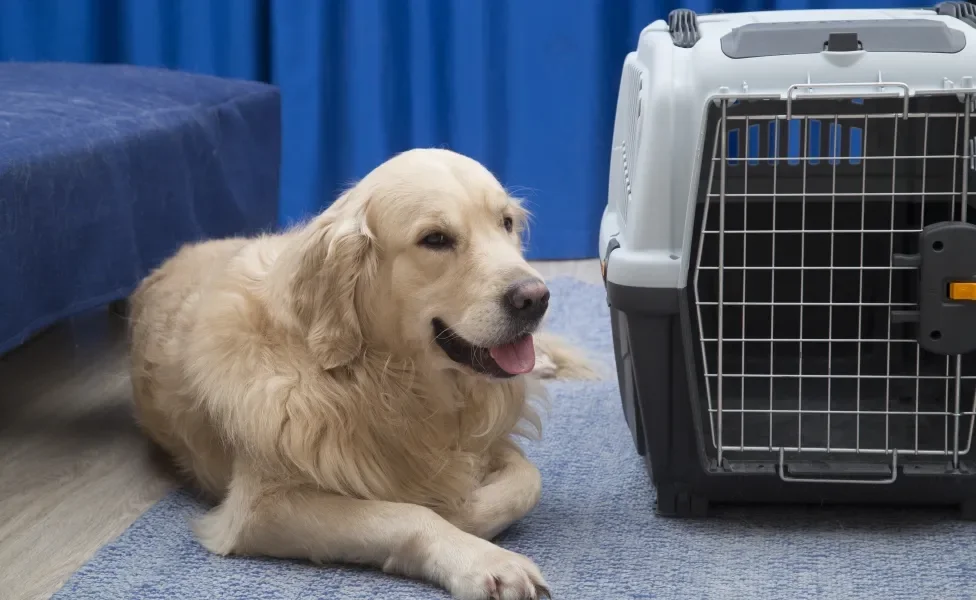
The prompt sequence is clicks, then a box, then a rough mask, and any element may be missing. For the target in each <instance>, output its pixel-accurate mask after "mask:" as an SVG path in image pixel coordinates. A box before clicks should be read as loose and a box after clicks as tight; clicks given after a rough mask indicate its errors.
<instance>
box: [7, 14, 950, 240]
mask: <svg viewBox="0 0 976 600" xmlns="http://www.w3.org/2000/svg"><path fill="white" fill-rule="evenodd" d="M933 3H934V0H933ZM922 4H923V5H924V4H925V3H924V2H923V3H922ZM916 5H919V3H918V2H917V1H912V0H888V1H879V0H714V1H713V0H690V1H688V2H681V3H675V2H670V3H669V2H656V1H653V0H0V59H3V60H61V61H78V62H126V63H134V64H143V65H153V66H164V67H170V68H176V69H182V70H187V71H193V72H200V73H209V74H215V75H220V76H228V77H237V78H245V79H256V80H262V81H272V82H274V83H276V84H278V85H279V86H280V87H281V91H282V112H283V114H282V119H283V123H282V128H283V157H282V187H281V194H282V197H281V214H280V220H281V222H282V224H288V223H291V222H293V221H295V220H298V219H302V218H304V217H306V216H307V215H309V214H311V213H313V212H317V211H319V210H321V209H322V208H324V207H325V206H327V205H328V204H329V202H331V200H332V199H333V198H334V197H335V194H336V192H337V190H339V189H341V188H343V187H345V186H347V185H348V184H350V183H352V182H353V181H355V180H356V179H358V178H360V177H362V176H363V175H364V174H365V173H366V172H368V171H369V170H370V169H371V168H372V167H374V166H375V165H377V164H378V163H380V162H381V161H383V160H384V159H386V158H387V157H389V156H390V155H391V154H393V153H395V152H399V151H401V150H404V149H407V148H410V147H414V146H444V147H449V148H452V149H454V150H457V151H459V152H463V153H465V154H468V155H471V156H473V157H475V158H477V159H478V160H481V161H482V162H484V163H485V164H486V165H487V166H488V167H489V168H490V169H491V170H492V171H494V172H495V173H496V175H498V177H499V178H500V179H501V180H502V181H503V182H504V183H505V184H506V185H508V186H509V187H510V189H511V190H513V192H514V193H516V194H518V195H520V196H521V197H523V198H525V199H526V201H527V203H528V205H529V207H530V209H531V210H532V212H533V213H534V222H535V223H534V227H533V229H532V231H531V238H530V240H529V255H530V256H531V257H532V258H544V259H564V258H583V257H592V256H595V255H596V239H597V232H598V229H599V220H600V215H601V214H602V211H603V206H604V203H605V201H606V187H607V172H608V163H609V146H610V138H611V134H612V128H613V116H614V110H615V105H616V94H617V85H618V83H619V78H620V69H621V66H622V61H623V58H624V55H625V54H626V53H627V52H628V51H629V50H631V49H632V48H633V47H634V45H635V44H636V41H637V35H638V33H639V32H640V30H641V29H642V28H643V27H644V26H645V25H647V24H648V23H650V22H651V21H653V20H655V19H658V18H663V17H665V16H666V15H667V13H668V11H669V10H671V9H672V8H675V7H677V6H687V7H689V8H692V9H695V10H697V11H699V12H713V11H715V10H722V11H725V12H734V11H744V10H773V9H777V8H823V7H862V8H863V7H877V8H881V7H891V6H916Z"/></svg>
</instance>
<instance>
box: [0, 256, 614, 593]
mask: <svg viewBox="0 0 976 600" xmlns="http://www.w3.org/2000/svg"><path fill="white" fill-rule="evenodd" d="M537 266H538V267H539V269H540V271H541V272H542V273H543V275H545V276H546V277H550V278H551V277H555V276H570V277H577V278H579V279H583V280H585V281H590V282H594V283H598V282H599V267H598V266H597V264H596V261H567V262H548V263H537ZM125 359H126V348H125V343H124V328H123V323H122V320H121V319H120V318H119V317H114V316H112V315H110V314H109V313H108V311H106V310H99V311H92V312H91V313H89V314H86V315H81V316H79V317H77V318H74V319H72V320H71V321H69V322H66V323H62V324H59V325H57V326H55V327H53V328H52V329H50V330H48V331H47V332H45V333H43V334H41V335H39V336H38V337H37V338H35V339H33V340H32V341H30V342H28V343H27V344H25V345H23V346H22V347H20V348H18V349H17V350H15V351H13V352H11V353H9V354H7V355H6V356H3V357H0V599H2V600H28V599H30V600H33V599H38V598H48V597H50V596H51V594H53V593H54V592H55V591H57V589H58V588H60V586H61V585H62V584H63V583H64V581H65V580H66V579H67V578H68V577H69V576H70V575H71V573H73V572H74V571H75V570H77V569H78V567H80V566H81V565H82V564H83V563H84V562H85V561H87V560H88V559H89V558H90V557H91V556H92V554H94V552H95V551H96V550H97V549H98V548H99V547H100V546H102V545H103V544H105V543H107V542H109V541H111V540H112V539H113V538H115V537H116V536H118V535H119V534H120V533H122V532H123V531H124V530H125V529H126V528H127V527H128V526H129V525H130V524H131V523H132V522H133V521H134V520H135V519H136V518H137V517H138V516H139V515H141V514H142V513H143V512H144V511H145V510H146V509H147V508H149V507H150V506H152V505H153V504H154V503H155V502H156V501H157V500H159V499H160V498H162V497H163V495H165V494H166V492H167V491H168V490H169V489H170V486H171V483H170V481H169V480H168V479H167V478H166V477H165V475H164V474H163V473H161V472H160V471H158V470H157V469H156V468H155V467H154V465H153V464H152V463H151V462H150V461H149V458H148V452H147V446H146V443H145V441H144V439H143V438H142V437H141V436H140V434H139V433H138V432H137V431H136V429H135V427H134V426H133V424H132V420H131V415H130V411H129V402H130V389H129V378H128V374H127V373H126V360H125Z"/></svg>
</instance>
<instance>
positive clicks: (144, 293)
mask: <svg viewBox="0 0 976 600" xmlns="http://www.w3.org/2000/svg"><path fill="white" fill-rule="evenodd" d="M525 219H526V211H525V210H524V209H523V208H522V206H521V205H520V203H519V202H518V201H516V200H515V199H513V198H511V197H510V196H509V195H508V194H507V193H506V192H505V190H504V188H503V187H502V186H501V184H500V183H499V182H498V181H497V180H496V179H495V177H494V176H493V175H491V174H490V173H489V172H488V170H486V169H485V168H484V167H483V166H481V165H480V164H479V163H478V162H476V161H474V160H472V159H470V158H467V157H464V156H462V155H459V154H456V153H453V152H450V151H447V150H435V149H418V150H411V151H408V152H404V153H402V154H399V155H397V156H395V157H393V158H391V159H390V160H388V161H387V162H385V163H383V164H382V165H380V166H379V167H377V168H376V169H375V170H373V171H372V172H371V173H369V174H368V175H367V176H366V177H365V178H364V179H363V180H362V181H360V182H359V183H358V184H356V185H355V186H354V187H352V188H351V189H350V190H348V191H347V192H346V193H344V194H343V195H342V196H341V197H340V198H339V199H338V200H336V202H335V203H334V204H333V205H332V206H330V207H329V208H328V209H327V210H325V211H324V212H323V213H321V214H319V215H318V216H316V217H315V218H314V219H312V220H311V221H310V222H308V223H307V224H305V225H303V226H300V227H296V228H294V229H292V230H290V231H287V232H285V233H281V234H277V235H264V236H259V237H254V238H250V239H243V238H242V239H225V240H215V241H208V242H203V243H198V244H192V245H188V246H186V247H184V248H182V249H181V250H180V251H179V252H178V253H177V254H176V255H175V256H173V257H172V258H170V259H169V260H168V261H167V262H165V263H164V264H163V265H162V266H161V267H160V268H158V269H157V270H155V271H154V272H153V273H152V274H150V275H149V276H148V277H147V278H146V279H145V280H144V281H143V282H142V283H141V284H140V286H139V288H138V290H137V291H136V292H135V293H134V294H133V296H132V297H131V299H130V300H131V312H130V317H131V331H130V334H131V343H132V383H133V391H134V397H135V406H136V414H137V417H138V420H139V422H140V425H141V427H142V428H143V429H144V430H145V431H146V433H147V435H148V436H149V437H150V438H151V439H152V440H153V441H154V442H155V444H157V445H158V446H160V447H161V448H162V449H163V450H165V451H166V453H167V454H168V455H170V456H171V457H172V459H173V461H174V462H175V464H176V465H177V466H178V467H179V468H180V469H181V470H182V471H184V472H185V473H186V475H187V476H188V477H189V478H190V480H191V481H192V482H193V483H194V484H195V485H196V486H197V487H199V488H200V489H201V490H202V491H203V492H205V493H206V494H208V495H209V496H210V497H211V498H212V499H213V501H214V502H215V503H216V507H215V508H213V509H212V510H211V511H210V512H208V513H207V514H206V515H205V516H204V517H202V518H201V519H200V520H199V521H198V522H196V523H195V525H194V527H195V532H196V534H197V537H198V538H199V540H200V542H201V543H202V544H203V546H205V547H206V548H207V549H209V550H210V551H212V552H215V553H217V554H220V555H227V554H242V555H265V556H272V557H283V558H300V559H308V560H311V561H315V562H320V563H327V562H331V563H355V564H362V565H372V566H375V567H379V568H382V569H383V571H385V572H388V573H396V574H400V575H404V576H408V577H414V578H420V579H424V580H427V581H429V582H431V583H433V584H436V585H440V586H442V587H443V588H445V589H446V590H448V591H449V592H450V593H451V594H453V596H455V597H456V598H461V599H465V600H482V599H488V598H497V599H504V600H523V599H529V598H533V599H534V598H539V597H543V596H548V595H549V592H548V589H547V584H546V581H545V579H543V576H542V574H541V573H540V572H539V569H538V568H537V567H536V565H535V564H534V563H533V562H532V561H531V560H529V559H528V558H526V557H525V556H521V555H519V554H515V553H513V552H510V551H508V550H504V549H502V548H501V547H499V546H497V545H495V544H493V543H491V542H490V540H491V539H492V538H493V537H494V536H496V535H497V534H498V533H500V532H501V531H503V530H504V529H506V528H507V527H508V526H509V525H511V524H512V523H513V522H514V521H516V520H518V519H520V518H522V517H523V516H524V515H526V514H527V513H528V512H529V511H530V510H532V509H533V507H535V506H536V504H537V502H538V501H539V497H540V494H541V477H540V474H539V471H538V470H537V469H536V467H535V466H533V465H532V464H531V463H530V462H529V461H528V460H527V459H526V458H525V456H524V455H523V453H522V451H521V450H520V448H519V446H518V445H517V444H516V441H515V440H516V436H517V435H532V434H533V433H538V430H539V428H540V420H539V417H538V416H537V413H536V412H535V410H534V409H533V406H534V399H535V398H542V397H543V395H544V388H543V386H542V385H541V383H540V382H539V379H540V378H541V377H544V376H552V377H560V378H590V377H592V376H593V375H594V371H593V369H592V367H591V366H590V364H589V362H588V361H587V360H586V359H585V358H584V357H583V356H582V354H581V353H579V352H577V351H576V350H575V349H574V348H572V347H571V346H569V345H568V344H566V343H565V342H562V341H560V340H559V339H558V338H555V337H552V336H549V335H547V334H544V333H538V332H537V330H538V329H539V327H540V324H541V323H542V321H543V317H544V315H545V313H546V310H547V306H548V302H549V290H548V289H547V287H546V284H545V283H544V281H543V279H542V277H541V276H540V275H539V273H538V272H537V271H536V270H535V269H534V268H533V267H532V266H530V265H529V264H528V263H527V262H526V260H525V259H524V258H523V254H522V243H521V238H522V236H521V234H522V231H523V228H524V226H525ZM533 334H536V335H535V336H533ZM540 370H541V372H540Z"/></svg>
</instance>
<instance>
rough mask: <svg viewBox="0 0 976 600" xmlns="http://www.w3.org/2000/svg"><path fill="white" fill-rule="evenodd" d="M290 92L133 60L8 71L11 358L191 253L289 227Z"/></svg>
mask: <svg viewBox="0 0 976 600" xmlns="http://www.w3.org/2000/svg"><path fill="white" fill-rule="evenodd" d="M279 162H280V97H279V93H278V90H277V88H275V87H273V86H270V85H266V84H261V83H254V82H245V81H235V80H227V79H219V78H215V77H207V76H202V75H190V74H186V73H178V72H174V71H167V70H161V69H150V68H144V67H132V66H126V65H88V64H53V63H4V64H0V353H3V352H5V351H7V350H10V349H11V348H14V347H16V346H17V345H19V344H21V343H22V342H24V341H25V340H26V339H28V338H29V337H30V336H31V335H33V334H34V333H36V332H38V331H39V330H41V329H43V328H45V327H46V326H48V325H50V324H52V323H54V322H55V321H57V320H60V319H62V318H64V317H68V316H71V315H73V314H75V313H78V312H80V311H83V310H86V309H89V308H93V307H96V306H98V305H101V304H107V303H109V302H111V301H114V300H117V299H121V298H124V297H125V296H126V295H128V294H129V293H130V292H131V291H132V289H133V288H134V287H135V285H136V284H137V283H138V282H139V280H140V279H141V278H142V277H144V276H145V275H146V274H147V273H148V272H149V270H150V269H152V268H154V267H155V266H157V265H158V264H159V263H160V262H162V261H163V260H164V259H165V258H167V257H168V256H170V255H171V254H172V253H173V252H175V251H176V250H177V249H178V248H179V246H181V245H182V244H184V243H186V242H188V241H193V240H198V239H203V238H209V237H217V236H228V235H238V234H250V233H255V232H259V231H262V230H269V229H272V228H273V227H274V226H275V219H276V215H277V203H278V172H279Z"/></svg>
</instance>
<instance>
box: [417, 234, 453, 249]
mask: <svg viewBox="0 0 976 600" xmlns="http://www.w3.org/2000/svg"><path fill="white" fill-rule="evenodd" d="M420 245H421V246H426V247H428V248H430V249H432V250H446V249H448V248H450V247H451V246H453V245H454V240H452V239H451V238H450V237H449V236H448V235H447V234H444V233H441V232H439V231H438V232H434V233H428V234H427V235H426V236H424V238H423V239H422V240H420Z"/></svg>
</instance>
